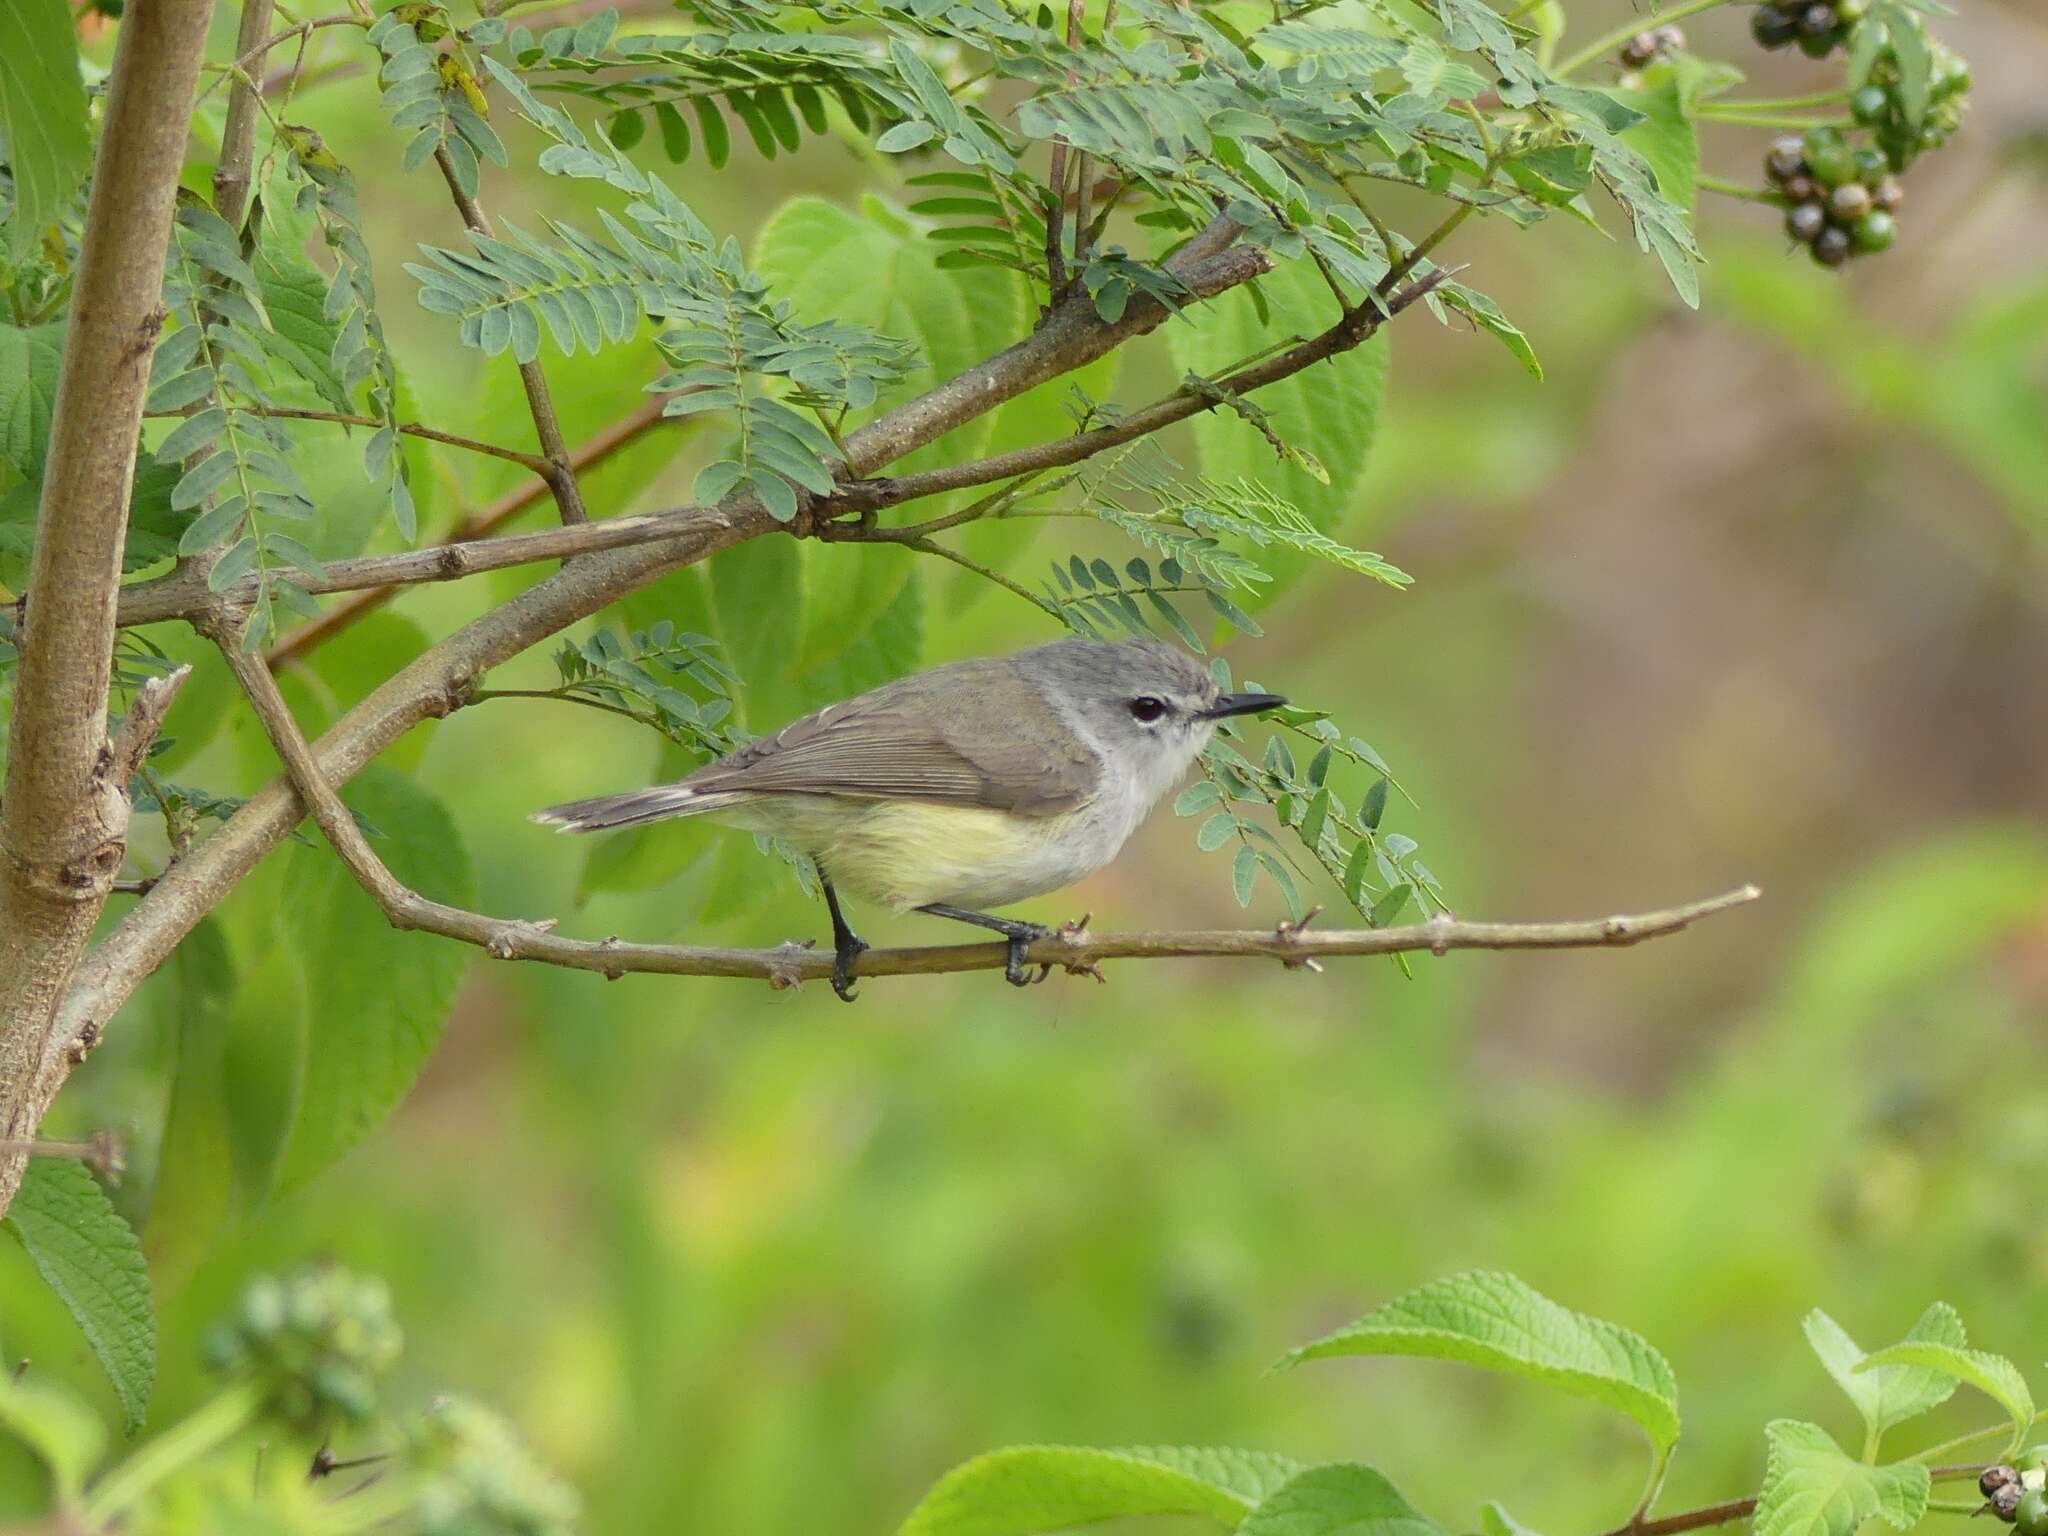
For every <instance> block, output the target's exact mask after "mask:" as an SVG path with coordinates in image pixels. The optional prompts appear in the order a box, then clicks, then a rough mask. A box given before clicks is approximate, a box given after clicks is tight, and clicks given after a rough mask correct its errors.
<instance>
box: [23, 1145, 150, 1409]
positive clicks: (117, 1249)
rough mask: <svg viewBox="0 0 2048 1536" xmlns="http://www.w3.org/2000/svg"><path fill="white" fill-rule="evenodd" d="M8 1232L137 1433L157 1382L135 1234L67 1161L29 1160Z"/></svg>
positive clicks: (83, 1170)
mask: <svg viewBox="0 0 2048 1536" xmlns="http://www.w3.org/2000/svg"><path fill="white" fill-rule="evenodd" d="M7 1226H8V1227H9V1229H10V1230H11V1231H12V1232H13V1233H14V1235H15V1236H16V1237H18V1238H20V1239H21V1245H22V1247H24V1248H26V1249H27V1250H28V1256H29V1258H30V1259H32V1260H33V1261H34V1262H35V1266H36V1269H37V1271H38V1272H39V1273H40V1274H41V1275H42V1277H43V1278H44V1279H45V1280H47V1281H49V1283H50V1288H51V1289H52V1290H54V1291H55V1292H56V1293H57V1294H58V1296H60V1297H61V1298H62V1299H63V1302H64V1305H65V1306H66V1307H67V1308H69V1309H70V1312H71V1315H72V1317H73V1318H74V1319H76V1320H77V1323H78V1328H79V1331H80V1332H81V1333H83V1334H84V1335H85V1338H86V1342H87V1343H89V1344H90V1345H92V1352H93V1354H94V1355H96V1356H97V1357H98V1358H99V1362H100V1364H101V1365H102V1366H103V1367H104V1368H105V1369H106V1373H107V1376H108V1379H110V1380H111V1381H112V1382H113V1383H114V1392H115V1394H116V1395H117V1396H118V1397H119V1398H120V1399H121V1411H122V1412H123V1414H125V1415H126V1417H127V1420H128V1430H129V1433H131V1434H132V1433H134V1432H135V1431H136V1430H137V1429H139V1428H141V1426H142V1418H143V1415H144V1413H146V1412H147V1411H148V1409H149V1391H150V1388H151V1387H152V1386H153V1385H154V1384H155V1382H156V1311H155V1308H154V1307H153V1306H152V1305H151V1304H150V1296H149V1271H148V1269H147V1268H146V1267H145V1266H144V1264H143V1261H142V1245H141V1244H140V1243H139V1242H137V1241H136V1238H135V1230H134V1228H132V1227H130V1226H129V1225H128V1223H127V1222H126V1221H125V1220H124V1219H123V1218H122V1216H121V1213H120V1212H119V1211H117V1210H115V1209H114V1205H113V1202H112V1201H110V1200H109V1199H107V1193H106V1191H105V1190H103V1189H101V1188H100V1184H99V1180H98V1179H96V1178H94V1177H93V1175H92V1170H91V1169H89V1168H87V1167H86V1166H85V1164H83V1163H81V1162H78V1161H75V1160H74V1159H72V1158H68V1157H37V1158H31V1159H30V1160H29V1165H28V1171H27V1173H26V1174H25V1175H24V1176H23V1178H22V1181H21V1189H20V1190H19V1192H17V1193H16V1195H15V1197H14V1204H13V1205H12V1206H10V1207H9V1208H8V1212H7Z"/></svg>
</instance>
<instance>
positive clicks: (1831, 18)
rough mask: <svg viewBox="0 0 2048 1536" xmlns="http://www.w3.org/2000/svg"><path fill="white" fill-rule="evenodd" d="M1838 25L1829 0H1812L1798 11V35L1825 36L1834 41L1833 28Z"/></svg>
mask: <svg viewBox="0 0 2048 1536" xmlns="http://www.w3.org/2000/svg"><path fill="white" fill-rule="evenodd" d="M1837 25H1839V22H1838V19H1837V17H1836V16H1835V8H1834V6H1833V5H1832V4H1830V3H1829V0H1813V4H1811V5H1809V6H1805V7H1803V8H1802V9H1801V10H1800V12H1799V35H1800V36H1801V37H1825V38H1826V39H1828V41H1829V42H1830V43H1832V42H1833V41H1834V37H1835V28H1836V26H1837Z"/></svg>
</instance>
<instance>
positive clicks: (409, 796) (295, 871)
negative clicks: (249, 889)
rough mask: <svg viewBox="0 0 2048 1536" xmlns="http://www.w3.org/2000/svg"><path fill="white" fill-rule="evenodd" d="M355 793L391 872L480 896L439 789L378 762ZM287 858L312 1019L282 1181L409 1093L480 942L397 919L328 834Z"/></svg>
mask: <svg viewBox="0 0 2048 1536" xmlns="http://www.w3.org/2000/svg"><path fill="white" fill-rule="evenodd" d="M346 798H347V799H348V801H349V805H350V808H351V809H352V810H354V811H355V812H356V813H357V814H358V815H360V816H362V817H363V818H365V819H366V820H367V821H368V822H369V823H370V824H371V826H373V827H374V828H376V830H377V831H378V833H379V834H380V835H379V836H378V837H377V838H376V839H375V841H374V843H373V846H374V847H375V849H376V852H377V855H378V857H379V858H381V859H383V861H384V862H385V864H386V865H387V866H389V867H390V869H391V872H392V873H393V874H394V875H396V876H397V877H398V878H399V879H400V880H402V881H404V882H405V883H406V884H407V885H409V886H411V887H412V888H413V889H414V890H416V891H418V892H419V893H420V894H421V895H423V896H427V897H429V898H431V899H433V900H436V901H446V902H451V903H454V904H456V905H458V906H469V905H472V904H473V899H474V897H473V881H472V879H471V875H470V866H469V855H468V853H467V852H466V851H465V850H464V848H463V846H462V841H461V839H460V837H459V836H458V834H457V832H456V830H455V823H454V821H453V820H452V819H451V818H450V817H449V815H448V811H447V808H446V807H444V806H443V805H442V804H441V802H440V801H439V800H438V799H436V798H435V797H434V796H433V795H431V794H429V793H428V792H427V791H426V790H425V789H423V788H421V787H420V786H419V785H418V784H417V783H415V782H413V781H412V780H410V779H407V778H405V777H403V776H402V775H400V774H397V773H395V772H392V771H391V770H389V769H384V768H379V767H375V766H373V767H372V768H371V769H370V770H369V771H367V772H366V773H364V774H362V775H361V776H360V777H358V778H357V779H356V780H355V782H354V783H352V784H351V785H350V786H349V787H348V790H347V791H346ZM287 859H288V862H287V865H286V871H285V899H284V906H283V912H282V914H281V916H282V924H281V926H282V930H283V935H284V939H285V942H286V943H287V944H288V945H289V946H290V947H291V948H292V949H293V951H294V952H295V953H296V954H297V955H298V957H299V960H300V963H301V965H302V966H303V967H304V969H305V977H306V1009H307V1028H306V1044H305V1054H304V1061H303V1064H302V1066H301V1069H300V1090H299V1101H298V1114H297V1116H296V1118H295V1119H294V1121H293V1124H292V1126H291V1130H290V1132H289V1134H288V1136H287V1139H286V1142H285V1145H284V1148H283V1150H282V1155H281V1159H280V1162H279V1166H278V1176H277V1188H278V1189H279V1190H280V1191H283V1190H289V1189H292V1188H294V1187H296V1186H298V1185H301V1184H303V1183H305V1182H306V1181H307V1180H308V1179H310V1178H312V1177H313V1175H314V1174H316V1173H318V1172H319V1171H320V1170H321V1169H323V1168H325V1167H326V1166H327V1165H328V1164H329V1163H331V1162H333V1161H334V1160H335V1159H336V1158H337V1157H339V1156H341V1154H342V1153H344V1152H346V1151H347V1150H348V1149H349V1148H350V1147H352V1146H354V1145H355V1143H356V1142H357V1141H359V1140H361V1139H362V1137H363V1135H364V1134H365V1133H366V1132H367V1131H369V1130H370V1129H371V1128H372V1127H373V1126H375V1125H376V1124H377V1123H378V1122H379V1121H381V1120H382V1119H383V1118H384V1117H385V1116H386V1115H387V1114H389V1113H390V1112H391V1110H392V1109H393V1108H394V1107H395V1106H396V1105H397V1103H398V1101H399V1100H400V1099H402V1098H403V1097H404V1096H405V1092H406V1090H407V1089H408V1088H410V1087H411V1086H412V1081H413V1079H414V1077H416V1076H417V1075H418V1074H419V1070H420V1068H421V1067H422V1066H424V1065H425V1064H426V1060H427V1056H428V1055H429V1054H430V1053H431V1052H432V1050H433V1048H434V1043H435V1042H436V1041H437V1040H439V1039H440V1036H441V1026H442V1025H443V1023H445V1022H446V1019H447V1014H448V1005H449V1004H450V1003H451V1002H453V1001H454V998H455V989H456V987H457V986H458V985H459V984H460V982H461V980H462V976H463V973H464V972H465V971H467V970H468V969H469V962H470V960H471V959H472V958H473V957H474V955H475V953H476V951H475V950H473V949H471V948H470V947H469V946H467V945H464V944H458V943H456V942H455V941H453V940H452V939H443V938H439V937H436V936H435V935H432V934H425V933H400V932H398V931H396V930H394V929H393V928H392V927H391V925H390V924H389V923H388V922H386V921H385V919H384V915H383V913H381V912H380V911H378V909H377V905H376V903H375V902H373V901H371V900H370V898H369V897H368V896H367V895H366V894H364V892H363V890H362V889H361V888H360V887H359V886H358V885H357V884H356V882H355V880H354V879H353V878H352V877H351V876H350V875H349V873H348V871H347V870H346V869H345V868H343V866H342V863H341V861H340V860H339V859H338V858H336V857H335V856H334V854H333V852H332V851H331V850H330V849H329V848H328V847H327V846H326V845H325V844H324V843H322V844H320V845H318V846H311V845H300V846H294V847H293V848H292V850H291V851H290V853H289V854H288V855H287Z"/></svg>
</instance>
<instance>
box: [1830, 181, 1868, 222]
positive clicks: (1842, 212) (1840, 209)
mask: <svg viewBox="0 0 2048 1536" xmlns="http://www.w3.org/2000/svg"><path fill="white" fill-rule="evenodd" d="M1871 207H1872V203H1871V198H1870V188H1868V187H1866V186H1865V185H1863V183H1862V182H1860V181H1845V182H1843V183H1842V185H1840V186H1839V187H1837V188H1835V190H1834V191H1832V192H1830V193H1829V194H1828V212H1829V213H1830V214H1831V215H1833V216H1834V217H1835V218H1837V219H1839V220H1841V221H1842V222H1843V223H1844V224H1854V223H1855V222H1856V221H1857V220H1858V219H1860V218H1862V217H1863V215H1865V214H1866V213H1868V212H1870V210H1871Z"/></svg>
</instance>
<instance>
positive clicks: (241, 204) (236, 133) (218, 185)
mask: <svg viewBox="0 0 2048 1536" xmlns="http://www.w3.org/2000/svg"><path fill="white" fill-rule="evenodd" d="M272 4H273V0H242V21H241V25H240V26H239V27H238V28H237V29H236V31H235V53H236V54H237V56H239V55H241V54H245V53H247V52H248V51H249V50H250V49H252V48H256V49H260V48H261V47H262V46H263V38H264V34H265V33H267V32H268V31H269V30H270V13H271V8H272ZM261 108H262V102H261V101H259V100H258V99H257V95H256V92H255V91H254V90H253V89H252V88H251V87H250V86H249V85H248V84H247V83H246V82H245V81H242V80H239V79H238V80H236V82H235V85H234V89H233V90H231V91H230V92H229V93H228V115H227V122H226V123H225V125H223V127H222V128H221V135H220V162H219V164H217V165H216V166H215V167H214V170H213V210H214V212H215V213H218V214H219V215H220V216H221V217H222V218H223V219H225V220H226V221H227V224H228V227H229V228H230V229H234V230H238V231H239V230H240V229H241V227H242V211H243V209H245V208H246V207H248V204H249V162H250V159H251V157H252V156H253V155H254V154H255V149H256V118H257V116H258V114H259V112H260V111H261Z"/></svg>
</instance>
